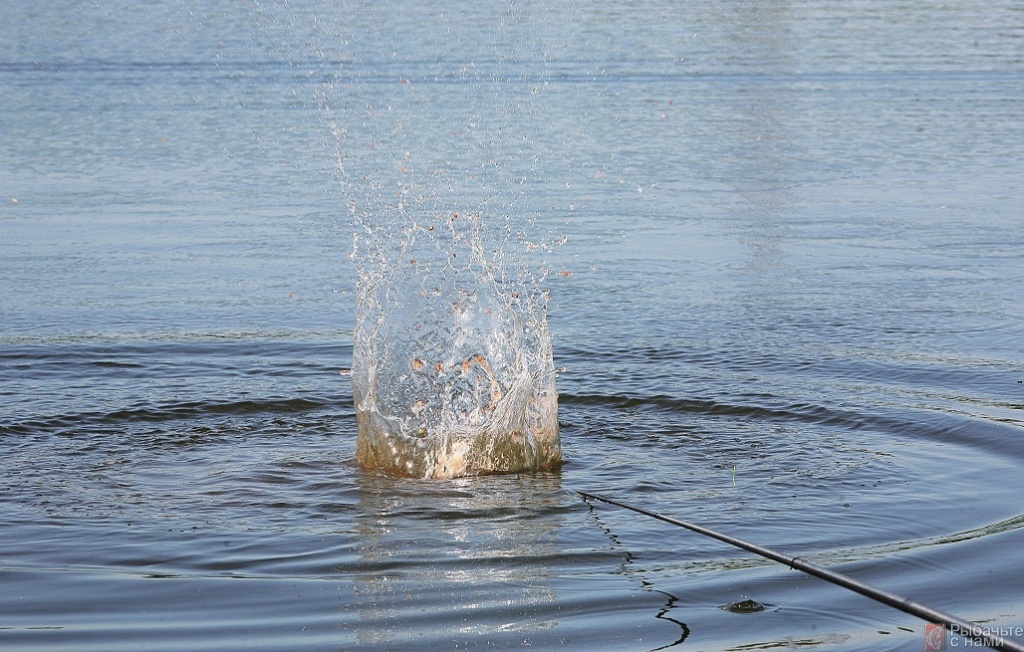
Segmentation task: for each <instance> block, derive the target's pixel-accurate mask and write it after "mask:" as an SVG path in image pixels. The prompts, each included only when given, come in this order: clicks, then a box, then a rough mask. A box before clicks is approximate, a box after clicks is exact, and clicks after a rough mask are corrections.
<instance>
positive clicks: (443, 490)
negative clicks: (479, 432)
mask: <svg viewBox="0 0 1024 652" xmlns="http://www.w3.org/2000/svg"><path fill="white" fill-rule="evenodd" d="M0 25H3V36H2V38H0V496H2V498H0V649H2V650H5V651H6V650H40V651H42V650H46V651H51V650H74V651H83V650H103V651H110V650H139V649H148V650H186V649H187V650H296V651H298V650H303V651H305V650H348V649H365V650H407V649H463V648H488V649H491V648H496V649H505V648H518V647H523V646H530V647H532V648H533V649H553V648H556V647H557V648H563V649H602V650H605V649H607V650H653V649H665V648H668V649H680V650H687V649H688V650H726V649H732V650H757V649H790V648H808V647H810V648H813V649H821V650H843V651H846V650H919V649H923V623H922V622H920V621H918V620H917V619H915V618H913V617H911V616H907V615H903V614H901V613H899V612H897V611H894V610H892V609H889V608H887V607H884V606H881V605H878V604H876V603H873V602H871V601H869V600H867V599H866V598H863V597H860V596H857V595H854V594H851V593H849V592H846V591H844V590H842V589H839V588H836V587H832V586H830V585H828V584H825V583H823V582H821V581H819V580H816V579H813V578H809V577H805V576H803V575H801V574H799V573H797V572H795V571H792V570H789V569H787V568H785V567H783V566H780V565H777V564H772V563H769V562H765V561H762V560H759V559H757V558H752V557H751V556H750V555H747V554H745V553H742V552H740V551H737V550H733V549H730V548H727V547H725V546H724V545H722V544H719V543H716V542H714V541H710V540H706V539H702V538H699V537H697V536H696V535H693V534H689V533H687V532H685V531H682V530H674V529H672V528H670V527H668V526H667V525H665V524H662V523H658V522H655V521H651V520H646V519H644V518H642V517H640V516H637V515H634V514H630V513H628V512H623V511H617V510H615V509H614V508H609V507H604V506H600V505H595V506H593V507H590V506H588V505H587V504H586V503H584V502H583V501H582V500H581V499H580V498H579V497H578V496H577V495H576V494H575V491H576V490H589V491H594V492H597V493H605V494H609V495H613V496H617V497H619V498H622V499H624V500H627V501H633V502H637V503H642V504H644V505H647V506H650V507H652V508H654V509H657V510H659V511H662V512H665V513H667V514H671V515H674V516H676V517H679V518H683V519H689V520H693V521H696V522H699V523H702V524H704V525H707V526H710V527H716V528H719V529H721V530H724V531H726V532H728V533H730V534H733V535H736V536H740V537H744V538H748V539H751V540H753V541H755V542H758V543H760V544H762V545H766V546H770V547H774V548H778V549H780V550H782V551H784V552H788V553H790V554H794V555H800V556H801V557H803V558H806V559H809V560H811V561H814V562H816V563H820V564H823V565H827V566H830V567H834V568H836V569H837V570H840V571H841V572H845V573H848V574H850V575H852V576H855V577H856V578H858V579H860V580H863V581H867V582H871V583H874V584H877V585H879V586H881V587H883V588H886V589H888V590H890V591H894V592H896V593H900V594H905V595H908V596H911V597H914V598H916V599H918V600H920V601H923V602H925V603H928V604H931V605H933V606H935V607H937V608H940V609H944V610H947V611H950V612H952V613H954V614H957V615H959V616H961V617H964V618H968V619H974V620H978V621H980V622H983V623H985V624H987V625H990V626H996V625H1004V626H1014V627H1016V626H1024V556H1022V554H1021V551H1022V550H1024V547H1022V546H1024V482H1022V480H1021V478H1022V469H1024V438H1022V435H1024V429H1022V426H1024V384H1022V383H1021V382H1020V381H1021V380H1022V377H1024V350H1022V347H1024V300H1022V298H1021V297H1022V290H1021V288H1022V280H1024V11H1022V10H1021V7H1020V5H1019V3H1017V2H1014V1H1013V0H996V1H994V2H991V1H990V2H963V3H950V4H947V5H940V4H936V3H920V2H896V1H893V2H863V3H860V2H858V3H831V2H819V1H817V0H806V1H804V2H799V3H782V2H778V3H776V2H767V3H742V2H724V1H713V0H706V1H703V2H695V3H673V2H655V3H646V4H644V5H635V6H634V5H626V4H625V3H612V4H608V3H605V4H601V5H595V4H591V3H580V4H572V3H563V4H547V3H540V4H536V5H535V4H530V3H527V4H519V3H517V4H515V5H513V6H511V7H510V6H509V5H504V4H502V5H500V6H498V5H496V6H493V7H492V6H486V7H482V6H479V5H477V4H475V3H457V4H456V3H453V4H452V5H450V6H448V5H445V6H436V5H434V4H433V3H418V2H395V3H392V4H390V5H386V4H370V5H367V6H362V5H359V4H356V3H331V2H308V3H305V2H304V3H292V4H291V5H287V4H283V3H282V4H277V3H262V4H254V3H252V2H237V3H236V2H232V3H220V2H213V1H208V0H194V1H191V2H189V1H186V0H175V1H173V2H167V3H158V4H154V5H150V4H145V5H143V4H138V5H136V4H133V3H124V4H123V5H122V4H121V3H81V2H70V1H63V2H51V3H43V4H40V3H34V2H6V3H4V4H3V6H2V7H0ZM400 93H407V95H405V96H400V95H399V94H400ZM402 97H405V98H406V100H405V103H404V104H401V103H399V101H400V100H401V98H402ZM409 98H412V99H409ZM504 100H508V101H507V102H505V101H504ZM446 103H448V104H447V105H446ZM389 111H390V112H391V113H390V114H388V115H389V117H388V120H391V121H392V122H393V123H397V122H399V121H402V122H404V123H405V124H407V125H411V126H412V127H411V128H409V129H408V130H407V131H406V132H405V135H403V136H402V137H403V138H405V140H404V141H401V143H400V144H410V145H409V146H410V151H409V157H408V158H409V159H410V160H411V161H413V162H414V163H418V164H420V165H421V166H429V165H435V163H434V161H435V159H444V158H445V157H448V158H450V159H453V160H457V163H456V164H453V165H452V166H451V168H449V169H450V170H454V171H455V172H458V171H459V170H461V169H463V168H466V169H470V168H474V167H476V168H479V169H480V170H481V171H485V170H498V169H500V170H506V171H507V170H513V171H514V172H515V173H516V174H520V175H521V176H520V177H516V179H518V180H519V182H520V183H519V186H517V187H511V184H512V183H513V181H514V179H513V174H512V172H507V173H505V172H501V173H494V174H493V175H492V176H487V175H486V174H485V175H484V177H481V178H483V179H484V181H487V182H488V183H489V182H490V181H491V180H493V181H494V183H493V184H492V185H490V186H488V185H487V184H486V183H484V182H482V181H481V178H477V177H476V175H466V176H465V177H461V178H460V177H459V175H458V174H454V173H452V172H449V174H448V175H447V176H446V177H445V178H444V179H441V180H437V181H436V183H437V184H438V186H441V185H443V186H444V188H443V189H442V188H440V187H438V188H434V189H433V190H436V191H437V192H442V190H443V192H444V193H448V196H464V198H465V202H466V203H467V204H472V203H473V202H476V203H477V204H479V205H480V206H483V207H484V208H489V209H493V210H497V209H499V208H507V207H510V206H511V207H512V208H511V210H512V211H513V220H516V219H522V220H523V223H524V224H526V223H527V222H528V223H529V225H530V226H531V228H533V229H535V230H540V231H544V232H547V233H550V234H553V235H560V234H564V235H566V236H567V238H568V239H567V241H566V244H565V245H563V246H562V247H561V248H559V250H558V251H557V252H556V253H555V254H554V259H553V260H550V261H549V264H551V265H552V266H553V267H552V272H553V273H552V274H551V276H550V277H549V279H548V281H549V283H548V284H549V286H550V292H551V304H550V312H549V321H550V325H551V330H552V333H553V335H554V338H555V364H556V366H559V367H565V371H564V372H563V373H562V374H561V376H560V377H559V379H558V388H559V392H560V405H561V410H560V422H561V432H562V442H563V449H564V453H565V456H566V458H567V464H566V465H565V466H564V468H563V469H562V470H561V472H559V473H549V474H540V475H518V476H517V475H508V476H495V477H483V478H471V479H462V480H456V481H449V482H437V481H431V482H426V481H416V480H402V479H394V478H388V477H380V476H378V475H376V474H374V473H371V472H365V471H360V470H359V469H358V468H357V467H356V466H355V465H354V462H353V458H354V449H355V435H356V423H355V415H354V410H353V406H352V397H351V389H350V386H349V384H348V379H347V377H345V376H343V375H341V374H339V371H340V370H342V369H346V368H347V367H348V366H349V364H350V361H351V345H352V341H351V328H352V321H353V314H354V305H353V304H354V298H353V294H352V287H353V283H354V270H353V267H352V262H351V261H350V260H349V259H348V254H349V252H350V251H351V229H352V224H351V221H350V216H349V208H348V204H349V201H350V195H351V193H352V192H354V191H357V190H359V188H358V186H359V181H360V180H359V179H353V178H351V170H349V172H348V173H346V172H345V171H344V170H343V169H342V168H343V167H344V165H342V166H339V162H344V161H352V160H356V159H353V158H352V157H353V156H355V157H358V156H367V155H368V154H367V152H368V151H369V149H366V150H365V151H362V153H361V154H360V153H359V152H355V151H354V149H351V148H356V147H357V146H365V145H367V142H366V140H363V141H360V140H359V138H358V137H359V136H360V133H361V132H360V130H361V129H365V130H366V133H365V134H364V135H366V136H367V139H369V138H371V137H373V135H374V134H376V135H377V136H380V135H381V134H384V135H385V137H387V138H390V137H391V136H388V134H390V133H391V132H389V131H387V129H386V128H385V126H381V125H380V124H376V125H375V124H373V123H372V120H371V119H370V117H368V116H380V115H383V114H384V113H387V112H389ZM506 115H507V116H508V124H507V125H505V126H504V127H503V125H504V122H503V121H504V120H505V118H503V117H502V116H506ZM453 121H454V122H459V121H464V122H465V123H466V125H465V126H466V133H469V131H470V125H469V122H473V124H474V126H473V127H472V128H473V129H476V130H477V131H476V134H477V136H478V138H477V139H476V140H475V141H473V142H474V143H476V144H475V146H474V148H469V149H466V150H464V151H463V150H459V145H458V143H455V142H454V141H444V140H443V139H441V138H439V137H437V136H436V134H438V133H448V130H449V127H450V123H451V122H453ZM477 123H479V124H480V125H481V126H480V127H476V126H475V125H476V124H477ZM388 124H391V123H388ZM506 127H507V129H506ZM339 129H342V130H347V131H346V132H345V133H346V134H347V135H346V136H345V137H340V136H339ZM414 130H415V133H413V131H414ZM459 133H460V134H461V133H462V132H459ZM409 134H411V135H409ZM395 138H398V137H397V136H395ZM517 138H519V139H520V140H516V139H517ZM459 142H462V141H459ZM465 142H468V140H467V141H465ZM517 142H523V143H524V145H523V151H522V156H518V155H517V154H516V150H515V149H514V144H515V143H517ZM453 143H454V144H453ZM488 143H490V144H492V145H493V149H492V150H488ZM385 144H386V143H385ZM374 145H376V143H374ZM373 151H374V152H375V156H376V157H377V158H376V159H368V160H369V163H368V164H372V165H375V166H377V169H378V172H379V173H380V174H381V175H383V177H382V179H380V180H378V181H382V182H383V183H385V184H386V183H388V182H390V179H388V178H386V177H387V174H388V170H391V174H394V175H395V176H396V177H397V176H398V175H399V174H401V173H400V172H398V166H399V165H403V164H404V163H403V161H397V160H396V161H388V160H386V156H387V155H388V150H387V149H386V147H384V146H382V147H380V148H379V149H378V148H376V147H375V148H374V150H373ZM510 152H511V154H510ZM459 156H461V157H462V158H461V159H460V158H458V157H459ZM474 157H475V158H474ZM509 161H511V163H510V162H509ZM481 173H482V174H483V172H481ZM346 174H348V176H346ZM488 174H489V173H488ZM422 183H423V184H424V185H430V183H431V181H430V180H429V179H427V180H425V181H423V182H422ZM364 189H365V188H364ZM430 190H431V189H429V188H428V192H429V191H430ZM744 598H751V599H754V600H758V601H760V602H762V603H765V604H766V605H768V607H769V608H768V609H767V610H766V611H764V612H760V613H749V614H743V613H731V612H729V611H726V610H723V609H722V608H721V606H722V605H726V604H729V603H732V602H736V601H738V600H741V599H744ZM952 642H953V641H951V643H952ZM959 642H960V643H961V644H962V640H960V641H959ZM672 646H675V647H674V648H673V647H672Z"/></svg>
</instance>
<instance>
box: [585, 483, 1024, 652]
mask: <svg viewBox="0 0 1024 652" xmlns="http://www.w3.org/2000/svg"><path fill="white" fill-rule="evenodd" d="M577 493H579V494H580V495H581V496H583V497H584V498H589V499H592V500H598V501H601V502H602V503H608V504H609V505H615V506H616V507H622V508H623V509H628V510H630V511H633V512H636V513H638V514H643V515H644V516H650V517H651V518H656V519H658V520H659V521H664V522H665V523H669V524H671V525H675V526H677V527H681V528H686V529H687V530H691V531H693V532H696V533H697V534H703V535H704V536H706V537H711V538H712V539H718V540H719V541H723V542H725V543H728V544H729V545H731V546H736V547H737V548H742V549H743V550H746V551H748V552H752V553H754V554H755V555H760V556H761V557H767V558H768V559H772V560H774V561H777V562H779V563H780V564H785V565H787V566H789V567H790V568H795V569H796V570H798V571H802V572H804V573H807V574H808V575H813V576H815V577H818V578H821V579H823V580H825V581H826V582H831V583H832V584H836V585H838V586H841V587H843V588H846V589H850V590H851V591H855V592H857V593H860V594H861V595H863V596H866V597H869V598H871V599H872V600H877V601H878V602H881V603H882V604H887V605H889V606H890V607H895V608H896V609H899V610H900V611H902V612H905V613H908V614H911V615H914V616H917V617H918V618H921V619H923V620H925V621H927V622H930V623H942V624H945V625H946V626H947V627H949V628H950V631H954V632H957V633H959V634H961V635H963V636H965V637H967V638H970V639H972V640H973V641H975V642H976V643H978V644H981V645H984V646H986V647H990V648H992V649H994V650H1005V651H1007V652H1024V645H1021V644H1020V643H1018V642H1016V641H1014V640H1012V639H1008V638H1005V637H1002V636H996V635H993V634H990V633H989V632H988V631H987V630H985V629H984V628H982V627H979V626H978V625H975V624H974V623H971V622H968V621H966V620H963V619H962V618H957V617H956V616H954V615H952V614H948V613H946V612H944V611H939V610H938V609H935V608H933V607H929V606H928V605H925V604H921V603H920V602H917V601H916V600H911V599H910V598H904V597H903V596H900V595H896V594H895V593H890V592H889V591H886V590H884V589H880V588H878V587H876V586H872V585H870V584H865V583H864V582H859V581H857V580H855V579H853V578H852V577H850V576H848V575H843V574H842V573H837V572H835V571H832V570H829V569H827V568H824V567H822V566H818V565H816V564H812V563H811V562H809V561H804V560H802V559H800V558H799V557H790V556H788V555H784V554H782V553H780V552H776V551H774V550H771V549H769V548H764V547H762V546H759V545H757V544H754V543H750V542H749V541H744V540H742V539H737V538H735V537H731V536H729V535H727V534H722V533H721V532H716V531H714V530H709V529H708V528H706V527H701V526H700V525H695V524H693V523H687V522H686V521H680V520H679V519H676V518H672V517H671V516H665V515H663V514H658V513H657V512H652V511H650V510H647V509H644V508H642V507H636V506H634V505H629V504H627V503H624V502H621V501H618V500H615V499H613V498H605V497H603V496H598V495H596V494H591V493H587V492H584V491H580V492H577Z"/></svg>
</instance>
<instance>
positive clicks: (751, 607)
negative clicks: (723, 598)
mask: <svg viewBox="0 0 1024 652" xmlns="http://www.w3.org/2000/svg"><path fill="white" fill-rule="evenodd" d="M719 609H722V610H723V611H730V612H732V613H734V614H756V613H758V612H760V611H765V609H766V608H765V606H764V605H763V604H761V603H760V602H758V601H757V600H751V599H749V598H748V599H746V600H740V601H739V602H733V603H731V604H723V605H721V606H720V607H719Z"/></svg>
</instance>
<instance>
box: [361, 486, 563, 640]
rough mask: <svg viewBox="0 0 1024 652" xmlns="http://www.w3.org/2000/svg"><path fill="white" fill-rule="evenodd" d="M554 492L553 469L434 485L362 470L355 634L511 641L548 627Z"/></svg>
mask: <svg viewBox="0 0 1024 652" xmlns="http://www.w3.org/2000/svg"><path fill="white" fill-rule="evenodd" d="M560 492H561V478H560V477H559V475H558V474H537V475H507V476H489V477H475V478H463V479H459V480H454V481H451V482H446V483H443V484H442V483H436V482H426V481H415V480H407V479H397V478H391V477H384V476H379V475H375V474H371V473H362V474H361V475H360V478H359V494H360V497H359V514H358V516H356V518H355V533H356V542H355V546H354V552H355V554H356V555H358V557H359V560H360V562H359V563H358V564H357V567H358V568H359V571H358V572H356V573H355V574H354V576H353V600H354V603H355V604H354V605H352V609H353V611H354V612H355V616H356V618H355V621H354V622H353V623H352V628H353V629H354V630H355V631H354V633H355V640H356V641H357V642H358V643H359V644H360V645H364V646H371V647H372V646H383V647H388V646H394V645H403V644H412V643H415V644H416V645H420V646H424V647H431V646H432V645H433V646H436V645H438V644H444V643H450V642H453V641H459V642H466V641H479V642H482V643H486V644H494V643H496V642H501V641H505V642H507V643H512V642H514V643H515V644H517V645H518V644H522V643H523V642H524V641H527V640H529V638H530V636H531V635H535V634H537V633H539V632H543V631H547V630H551V629H553V628H554V627H555V626H556V625H557V623H558V621H557V618H556V609H555V605H556V603H557V601H558V596H557V595H556V593H555V591H554V589H553V588H552V586H551V583H550V578H551V576H552V574H553V571H552V570H551V568H552V566H551V563H552V562H551V560H552V558H557V555H558V554H559V550H560V546H559V542H558V540H557V536H556V535H557V532H558V531H559V530H560V529H561V528H562V527H563V523H562V517H561V515H560V513H559V500H560V498H559V495H560Z"/></svg>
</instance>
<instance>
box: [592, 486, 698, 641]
mask: <svg viewBox="0 0 1024 652" xmlns="http://www.w3.org/2000/svg"><path fill="white" fill-rule="evenodd" d="M587 508H588V509H589V510H590V517H591V519H593V522H594V523H595V524H596V525H597V527H598V528H600V529H601V531H603V532H604V534H605V536H606V537H608V540H609V541H610V542H611V545H612V548H613V549H615V550H617V551H621V554H622V565H621V566H620V571H621V573H622V574H623V575H625V576H626V577H628V578H629V579H631V580H633V581H636V582H639V584H640V586H641V587H642V588H643V590H644V591H647V592H650V593H658V594H661V595H662V596H664V597H665V603H664V606H663V607H662V608H661V609H660V610H658V613H657V614H655V616H654V617H655V618H657V619H659V620H666V621H668V622H671V623H675V624H676V625H678V626H679V629H680V632H679V638H677V639H676V640H674V641H672V642H671V643H668V644H667V645H662V646H660V647H656V648H653V649H652V650H651V652H655V651H656V650H666V649H668V648H671V647H675V646H677V645H680V644H682V642H683V641H685V640H686V639H687V637H689V635H690V626H689V625H687V624H686V623H684V622H683V621H681V620H677V619H676V618H673V617H672V612H673V610H674V609H675V608H676V606H677V605H676V603H677V602H678V601H679V597H678V596H675V595H673V594H671V593H668V592H667V591H662V590H661V589H658V588H656V587H655V585H654V582H653V581H652V580H651V579H649V578H648V577H647V575H646V574H645V573H644V572H643V571H640V570H637V568H636V566H635V561H636V557H635V556H634V555H633V553H632V552H630V551H629V549H627V548H626V547H625V546H624V545H623V544H622V542H621V541H620V540H619V537H618V536H617V535H616V534H615V532H614V531H613V530H612V528H611V527H609V526H608V525H606V524H605V523H604V521H602V520H601V517H600V516H598V514H597V512H596V511H595V510H594V506H593V505H592V504H591V503H590V501H589V500H588V501H587Z"/></svg>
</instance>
